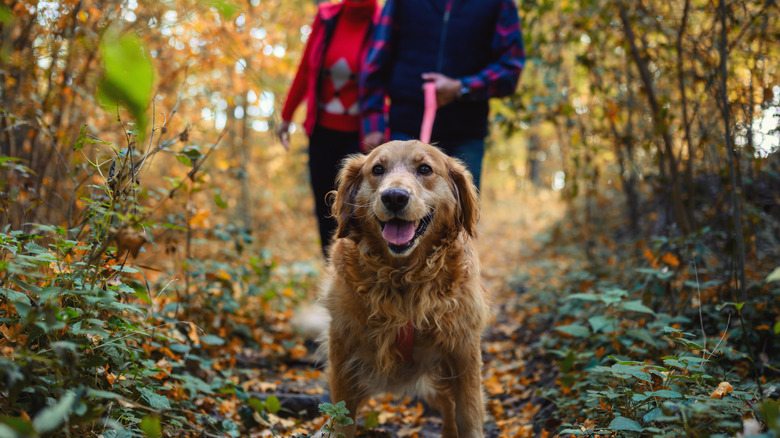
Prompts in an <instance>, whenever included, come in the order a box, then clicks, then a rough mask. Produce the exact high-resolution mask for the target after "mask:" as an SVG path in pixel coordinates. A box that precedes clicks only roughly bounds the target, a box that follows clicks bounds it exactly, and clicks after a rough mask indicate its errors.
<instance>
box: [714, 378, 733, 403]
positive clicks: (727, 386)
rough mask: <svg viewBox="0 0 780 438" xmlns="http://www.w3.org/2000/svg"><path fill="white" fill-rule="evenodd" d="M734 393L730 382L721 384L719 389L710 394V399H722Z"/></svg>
mask: <svg viewBox="0 0 780 438" xmlns="http://www.w3.org/2000/svg"><path fill="white" fill-rule="evenodd" d="M733 391H734V387H733V386H731V383H729V382H720V384H719V385H718V388H717V389H715V391H713V392H712V394H710V398H717V399H721V398H723V397H725V396H727V395H729V394H731V393H732V392H733Z"/></svg>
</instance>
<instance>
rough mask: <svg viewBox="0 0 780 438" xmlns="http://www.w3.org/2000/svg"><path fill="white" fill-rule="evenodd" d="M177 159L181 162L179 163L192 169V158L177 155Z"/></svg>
mask: <svg viewBox="0 0 780 438" xmlns="http://www.w3.org/2000/svg"><path fill="white" fill-rule="evenodd" d="M176 159H177V160H179V163H181V164H183V165H185V166H187V167H192V160H190V157H188V156H186V155H184V154H176Z"/></svg>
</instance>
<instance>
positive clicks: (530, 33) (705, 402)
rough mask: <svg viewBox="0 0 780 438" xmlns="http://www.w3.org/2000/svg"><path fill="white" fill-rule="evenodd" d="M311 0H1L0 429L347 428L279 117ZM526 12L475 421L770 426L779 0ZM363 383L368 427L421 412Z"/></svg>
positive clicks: (490, 225)
mask: <svg viewBox="0 0 780 438" xmlns="http://www.w3.org/2000/svg"><path fill="white" fill-rule="evenodd" d="M315 7H316V4H315V2H312V1H304V0H291V1H281V0H270V1H265V0H263V1H258V0H247V1H240V2H239V1H236V0H176V1H165V2H158V1H145V0H137V1H135V0H130V1H127V0H123V1H119V0H106V1H97V0H64V1H59V2H40V1H17V0H4V1H3V2H0V35H1V38H2V40H0V206H1V207H2V208H1V210H0V226H1V227H2V228H1V229H0V353H1V354H0V436H9V437H21V436H60V435H61V436H90V435H99V434H102V436H107V437H109V436H141V435H143V436H150V437H152V436H154V437H156V436H202V435H206V436H226V435H227V436H273V435H283V436H291V435H296V434H299V435H308V434H311V433H313V432H315V431H316V430H319V429H320V428H321V427H323V426H325V427H327V426H328V425H330V424H337V422H338V421H341V420H340V419H342V418H343V414H344V413H343V412H342V411H341V410H340V409H339V405H338V403H337V402H338V401H336V400H333V401H331V400H329V399H328V395H327V394H326V393H325V392H324V388H325V385H324V384H323V381H322V375H321V373H322V371H321V370H322V363H321V360H320V359H319V358H318V357H317V356H316V354H315V348H316V345H315V342H314V341H313V338H314V337H315V336H316V334H312V333H309V332H306V331H305V330H304V329H305V328H307V327H311V326H316V324H307V323H309V322H312V321H314V322H316V320H317V318H318V315H317V311H316V308H312V307H311V306H310V303H311V301H312V300H313V297H314V291H315V289H316V283H317V279H318V275H319V274H318V273H319V271H320V269H321V268H322V261H321V260H320V258H319V257H320V255H319V245H318V242H317V241H316V239H317V233H316V231H315V221H314V217H313V215H312V213H311V212H312V210H313V202H312V200H311V199H310V198H311V195H310V193H309V188H308V185H307V184H308V183H307V176H306V174H307V171H306V162H305V154H304V153H303V151H304V149H305V144H306V141H305V140H306V139H305V137H304V136H303V135H301V134H300V132H299V133H297V134H295V135H294V136H293V145H292V146H293V147H292V150H291V151H290V152H286V151H285V150H284V149H283V148H282V147H281V145H280V144H278V142H276V141H275V140H274V138H273V136H272V135H271V133H272V132H273V129H274V126H275V122H276V121H277V120H278V115H277V114H278V109H279V108H280V106H281V105H280V104H281V102H282V99H283V97H284V94H285V92H286V90H287V87H288V86H289V83H290V79H291V77H292V75H293V73H294V71H295V68H296V67H297V63H298V61H299V59H300V54H301V50H302V44H303V41H305V39H306V37H307V35H308V32H309V30H310V28H309V27H308V26H309V25H310V23H311V20H312V18H313V13H314V10H315ZM519 9H520V14H521V19H522V22H523V31H524V36H525V44H526V49H527V52H528V54H529V57H528V61H527V64H526V68H525V71H524V73H523V77H522V80H521V85H520V88H519V89H518V91H517V93H516V94H515V95H514V96H512V97H511V98H508V99H504V100H500V101H494V102H492V103H491V111H492V112H491V114H492V117H493V123H492V127H491V128H492V129H491V135H490V138H489V141H488V143H489V146H488V152H487V156H486V161H485V170H484V172H483V175H484V178H483V192H482V199H483V213H482V222H481V223H480V239H479V248H480V254H481V258H482V260H483V275H484V277H485V280H486V283H487V284H488V286H489V289H490V290H491V292H492V294H493V303H494V309H493V310H494V312H493V314H494V316H493V320H492V323H491V325H490V327H489V328H488V330H487V331H486V333H485V335H484V343H483V359H484V362H485V368H484V370H483V381H484V387H485V394H486V400H487V408H488V412H489V415H490V419H489V421H488V422H487V423H486V425H485V426H486V434H487V436H491V437H499V436H500V437H504V436H507V437H508V436H555V435H561V436H569V435H590V436H592V435H620V436H622V435H653V436H680V435H692V436H711V435H716V434H722V435H728V436H734V435H736V434H737V433H739V432H742V433H745V434H748V433H764V434H765V436H777V434H778V433H780V423H778V418H780V414H778V412H779V409H780V408H779V405H778V397H780V381H779V380H778V379H779V378H780V373H778V367H780V363H779V362H778V357H780V354H778V349H779V348H780V308H779V307H778V306H779V303H780V271H778V270H777V268H778V266H780V242H779V241H778V237H777V236H778V235H780V233H778V229H779V227H780V225H779V224H780V219H779V218H780V198H779V197H778V193H780V156H778V153H779V152H778V143H780V141H779V140H778V135H779V134H778V123H780V119H779V118H778V114H779V113H778V111H780V109H778V108H780V72H778V66H780V62H778V59H779V58H780V56H778V55H780V53H778V52H780V48H778V45H777V40H778V39H779V38H780V11H778V7H777V5H776V4H775V3H774V2H770V1H751V0H730V1H726V0H717V1H705V0H701V1H700V0H676V1H672V2H662V1H655V0H650V1H643V2H626V1H617V2H613V1H605V0H586V1H581V2H571V1H566V0H549V1H548V0H545V1H536V2H521V3H520V4H519ZM299 116H300V114H299ZM312 309H314V310H312ZM331 402H332V403H331ZM367 405H368V406H367V408H366V409H365V411H364V412H361V413H360V414H361V415H360V419H359V420H358V423H359V427H360V430H361V431H362V433H363V435H364V436H429V435H430V434H432V433H436V432H435V431H437V430H438V428H437V425H436V420H435V419H434V418H435V415H434V414H433V412H432V411H431V410H430V408H429V407H427V406H425V405H424V404H422V403H421V402H418V401H416V400H408V401H406V402H405V403H403V404H399V403H397V402H396V401H394V399H393V398H391V397H386V398H378V399H374V400H370V401H369V402H368V403H367Z"/></svg>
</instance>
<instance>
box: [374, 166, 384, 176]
mask: <svg viewBox="0 0 780 438" xmlns="http://www.w3.org/2000/svg"><path fill="white" fill-rule="evenodd" d="M371 173H373V174H374V175H382V174H384V173H385V168H384V166H382V165H381V164H377V165H375V166H374V167H372V168H371Z"/></svg>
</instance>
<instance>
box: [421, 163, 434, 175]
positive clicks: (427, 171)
mask: <svg viewBox="0 0 780 438" xmlns="http://www.w3.org/2000/svg"><path fill="white" fill-rule="evenodd" d="M431 172H433V169H431V166H429V165H427V164H420V167H418V168H417V173H419V174H420V175H430V174H431Z"/></svg>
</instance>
